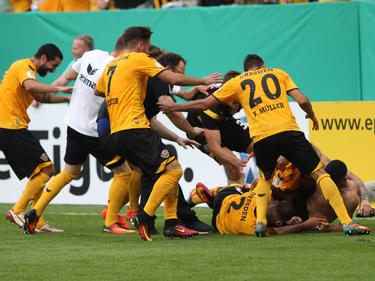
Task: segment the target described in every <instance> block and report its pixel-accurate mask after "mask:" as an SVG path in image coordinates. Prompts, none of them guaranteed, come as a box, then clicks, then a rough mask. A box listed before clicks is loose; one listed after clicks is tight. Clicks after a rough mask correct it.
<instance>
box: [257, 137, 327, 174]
mask: <svg viewBox="0 0 375 281" xmlns="http://www.w3.org/2000/svg"><path fill="white" fill-rule="evenodd" d="M254 152H255V156H256V161H257V166H258V167H259V169H260V170H261V171H262V172H263V174H264V177H265V179H267V180H269V179H271V177H272V175H273V172H274V170H275V168H276V161H277V159H278V158H279V156H281V155H282V156H284V157H285V158H286V159H288V160H289V161H290V162H292V163H293V165H294V166H295V167H297V168H298V169H299V170H300V171H301V173H302V174H304V175H310V174H311V173H312V172H313V171H314V170H315V169H316V167H317V166H318V164H319V162H320V159H319V156H318V155H317V154H316V152H315V150H314V149H313V147H312V145H311V143H310V142H309V141H308V140H307V139H306V138H305V135H304V134H303V132H299V131H286V132H281V133H278V134H275V135H272V136H269V137H267V138H265V139H262V140H260V141H258V142H256V143H255V144H254Z"/></svg>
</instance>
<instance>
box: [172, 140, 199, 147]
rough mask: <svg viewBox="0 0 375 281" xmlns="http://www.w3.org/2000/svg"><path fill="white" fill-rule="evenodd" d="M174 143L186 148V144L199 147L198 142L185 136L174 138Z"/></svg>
mask: <svg viewBox="0 0 375 281" xmlns="http://www.w3.org/2000/svg"><path fill="white" fill-rule="evenodd" d="M176 143H177V144H178V145H180V146H182V147H183V148H185V149H187V148H188V146H190V147H191V148H194V146H195V147H199V146H200V143H199V142H196V141H195V140H191V139H185V138H178V139H177V140H176Z"/></svg>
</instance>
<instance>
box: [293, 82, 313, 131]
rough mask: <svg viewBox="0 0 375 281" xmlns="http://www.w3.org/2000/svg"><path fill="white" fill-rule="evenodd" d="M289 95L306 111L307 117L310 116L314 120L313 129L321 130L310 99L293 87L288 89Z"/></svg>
mask: <svg viewBox="0 0 375 281" xmlns="http://www.w3.org/2000/svg"><path fill="white" fill-rule="evenodd" d="M288 95H289V96H290V97H291V98H292V99H294V100H295V101H296V102H297V103H298V105H299V106H300V107H301V108H302V110H303V111H305V112H306V118H310V119H311V120H312V122H313V127H312V129H313V130H319V122H318V119H317V118H316V116H315V113H314V110H313V108H312V105H311V102H310V100H309V99H308V98H307V97H306V96H305V95H304V94H302V92H301V91H300V90H299V89H293V90H290V91H288Z"/></svg>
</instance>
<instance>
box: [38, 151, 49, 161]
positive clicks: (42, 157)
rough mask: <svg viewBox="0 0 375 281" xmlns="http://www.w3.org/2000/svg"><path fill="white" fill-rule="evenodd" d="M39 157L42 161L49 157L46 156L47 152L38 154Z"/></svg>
mask: <svg viewBox="0 0 375 281" xmlns="http://www.w3.org/2000/svg"><path fill="white" fill-rule="evenodd" d="M40 159H42V160H43V161H48V160H49V158H48V155H47V153H43V154H42V155H40Z"/></svg>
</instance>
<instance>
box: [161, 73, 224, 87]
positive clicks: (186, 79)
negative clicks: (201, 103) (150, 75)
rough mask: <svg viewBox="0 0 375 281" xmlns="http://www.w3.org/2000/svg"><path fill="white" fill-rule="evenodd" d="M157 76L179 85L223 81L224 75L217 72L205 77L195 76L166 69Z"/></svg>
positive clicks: (208, 83) (209, 83)
mask: <svg viewBox="0 0 375 281" xmlns="http://www.w3.org/2000/svg"><path fill="white" fill-rule="evenodd" d="M156 78H157V79H160V80H162V81H164V82H166V83H169V84H171V85H179V86H196V85H211V84H215V83H221V82H222V81H223V78H222V75H221V74H220V73H217V72H215V73H212V74H210V75H208V76H206V77H203V78H194V77H190V76H186V75H184V74H181V73H176V72H173V71H171V70H164V71H162V72H160V73H159V74H158V75H156Z"/></svg>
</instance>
